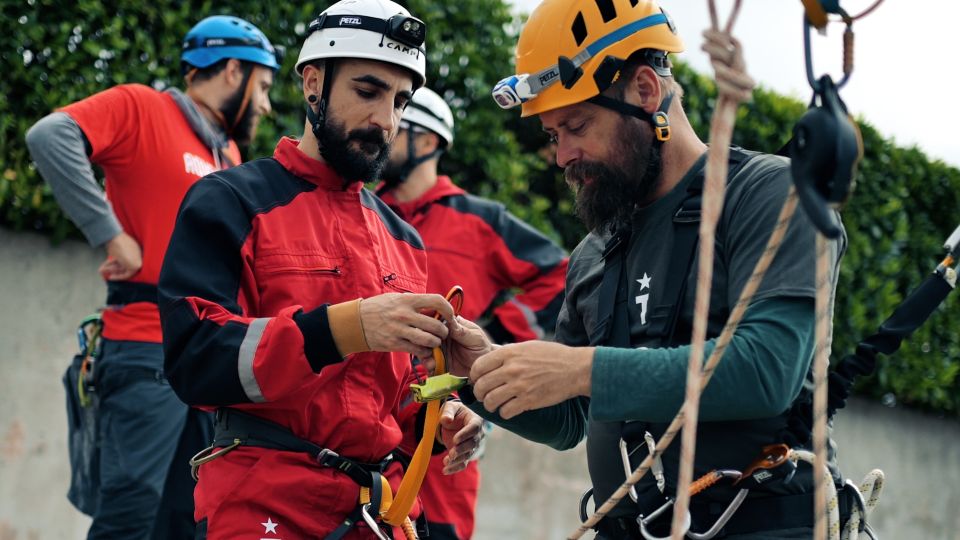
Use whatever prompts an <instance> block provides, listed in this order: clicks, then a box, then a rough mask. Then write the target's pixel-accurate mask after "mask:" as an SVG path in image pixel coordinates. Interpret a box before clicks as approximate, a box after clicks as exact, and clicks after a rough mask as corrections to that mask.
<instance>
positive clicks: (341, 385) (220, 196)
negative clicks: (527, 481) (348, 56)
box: [159, 139, 427, 538]
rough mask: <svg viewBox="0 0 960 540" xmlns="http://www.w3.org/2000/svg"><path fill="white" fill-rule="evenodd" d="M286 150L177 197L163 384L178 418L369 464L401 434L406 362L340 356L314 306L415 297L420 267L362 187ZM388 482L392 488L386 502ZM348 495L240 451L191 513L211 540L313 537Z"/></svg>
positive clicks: (287, 464)
mask: <svg viewBox="0 0 960 540" xmlns="http://www.w3.org/2000/svg"><path fill="white" fill-rule="evenodd" d="M296 144H297V143H296V141H293V140H292V139H283V140H281V141H280V143H279V144H278V146H277V149H276V152H275V154H274V157H273V158H270V159H261V160H256V161H253V162H250V163H247V164H245V165H241V166H238V167H235V168H232V169H229V170H226V171H221V172H217V173H214V174H211V175H210V176H207V177H206V178H204V179H203V180H201V181H200V182H198V183H197V184H196V185H195V186H194V187H193V188H192V189H191V190H190V192H189V193H188V194H187V196H186V198H185V200H184V203H183V206H182V207H181V210H180V214H179V216H178V219H177V224H176V228H175V230H174V233H173V237H172V239H171V242H170V246H169V248H168V250H167V255H166V259H165V261H164V265H163V270H162V272H161V275H160V285H159V289H160V312H161V321H162V324H163V338H164V351H165V355H166V359H165V362H166V363H165V369H166V373H167V376H168V377H169V380H170V383H171V385H172V386H173V388H174V390H175V391H176V392H177V395H178V396H180V398H181V399H183V400H184V401H185V402H187V403H188V404H190V405H197V406H205V407H223V406H230V407H234V408H237V409H241V410H244V411H246V412H249V413H252V414H255V415H258V416H261V417H263V418H266V419H269V420H272V421H274V422H276V423H279V424H281V425H283V426H286V427H287V428H289V429H290V430H292V431H293V433H294V434H296V435H297V436H299V437H301V438H303V439H307V440H309V441H311V442H313V443H315V444H317V445H320V446H323V447H326V448H329V449H331V450H334V451H336V452H337V453H339V454H340V455H342V456H344V457H349V458H352V459H355V460H357V461H362V462H377V461H379V460H380V459H382V458H383V457H384V456H385V455H387V454H388V453H390V452H391V451H393V450H394V449H395V448H396V447H397V446H398V444H399V443H400V441H401V428H400V427H399V426H400V425H407V424H408V423H409V422H405V421H404V419H403V418H401V415H402V414H403V413H402V412H401V408H400V403H401V400H402V398H403V397H405V395H406V393H407V385H408V384H409V382H410V381H411V367H410V358H409V355H406V354H399V353H379V352H367V353H357V354H353V355H350V356H348V357H347V358H341V357H340V354H339V352H338V351H337V349H336V346H335V344H334V341H333V337H332V334H331V332H330V328H329V324H328V322H327V319H326V308H327V305H329V304H336V303H341V302H345V301H349V300H353V299H356V298H358V297H371V296H376V295H379V294H382V293H387V292H415V293H422V292H424V291H425V289H426V283H427V281H426V279H427V275H426V274H427V270H426V254H425V252H424V250H423V246H422V243H421V240H420V237H419V235H418V234H417V233H416V231H415V230H414V229H413V228H411V227H410V226H409V225H407V224H406V223H404V222H403V221H402V220H401V219H399V218H398V217H397V216H396V215H394V213H393V212H392V211H390V209H389V208H388V207H387V206H386V205H385V204H383V202H382V201H380V200H379V199H378V198H377V197H376V196H374V195H372V194H371V193H370V192H368V191H367V190H365V189H363V188H362V186H361V184H360V183H356V182H355V183H352V184H350V185H349V186H347V187H346V188H344V187H343V183H344V182H343V180H342V179H341V178H340V177H339V176H338V175H337V174H336V173H334V171H333V170H332V169H330V168H329V167H328V166H327V165H326V164H324V163H322V162H319V161H316V160H313V159H311V158H310V157H308V156H307V155H305V154H303V153H302V152H300V151H299V149H297V147H296ZM397 469H398V468H397ZM399 474H400V472H399V470H395V471H393V473H392V474H390V475H388V476H389V477H390V479H391V483H393V484H394V489H396V488H397V486H398V483H399V482H398V481H399ZM358 490H359V488H358V486H357V484H355V483H354V482H353V481H352V480H351V479H350V478H349V477H347V476H346V475H344V474H342V473H339V472H338V471H334V470H332V469H329V468H321V467H318V466H316V465H315V464H314V463H313V462H312V461H311V460H310V458H309V457H308V456H307V455H305V454H303V455H298V454H292V453H287V452H277V451H274V450H265V449H262V448H254V447H241V448H239V449H237V450H234V451H232V452H230V453H228V454H226V455H225V456H223V457H222V458H218V459H216V460H214V461H212V462H210V463H208V464H205V465H204V466H203V468H202V469H201V471H200V483H199V485H198V488H197V491H196V502H197V507H196V516H197V518H198V519H204V518H205V519H207V520H208V522H207V524H206V525H207V527H208V534H209V535H210V536H209V537H210V538H214V537H216V538H239V537H241V536H243V537H246V536H245V535H250V534H260V533H263V532H264V531H263V528H262V527H261V525H260V523H261V522H265V521H267V518H268V517H269V518H271V519H272V520H273V521H274V522H277V521H279V520H280V518H278V517H277V516H281V517H282V518H283V519H284V521H283V522H281V527H287V528H286V529H285V531H286V532H285V533H281V534H286V535H287V536H289V537H308V536H323V535H324V534H325V532H324V531H326V532H329V531H330V530H332V529H333V528H334V527H335V526H336V525H337V524H339V522H340V521H341V520H342V519H343V517H344V516H345V515H346V514H347V513H348V512H349V511H350V510H352V509H353V508H354V507H355V506H356V504H357V494H358ZM251 509H256V511H257V513H249V512H251ZM268 514H269V515H268ZM257 520H259V521H257ZM258 530H259V532H257V531H258ZM277 530H278V531H280V530H283V529H280V528H278V529H277ZM368 532H369V531H368ZM214 533H215V534H214ZM251 537H252V536H251Z"/></svg>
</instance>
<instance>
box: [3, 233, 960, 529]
mask: <svg viewBox="0 0 960 540" xmlns="http://www.w3.org/2000/svg"><path fill="white" fill-rule="evenodd" d="M101 257H102V254H101V253H99V252H95V251H93V250H91V249H90V248H88V247H87V246H86V245H84V244H81V243H78V242H68V243H65V244H63V245H61V246H57V247H51V246H50V244H49V241H47V240H46V239H44V238H43V237H40V236H38V235H33V234H27V233H11V232H9V231H6V230H3V229H0V291H3V293H2V296H0V298H2V300H0V305H2V309H0V373H2V374H3V376H0V411H2V413H0V540H48V539H49V540H58V539H71V538H82V537H84V536H85V531H86V528H87V527H88V525H89V520H88V519H87V518H86V517H84V516H82V515H81V514H80V513H79V512H77V511H76V510H74V509H73V508H72V507H71V506H70V504H69V503H68V502H67V500H66V497H65V493H66V489H67V483H68V479H69V469H68V466H67V457H66V436H65V432H66V417H65V413H64V395H63V389H62V386H61V382H60V377H61V375H62V373H63V370H64V369H65V367H66V365H67V362H68V360H69V359H70V358H71V357H72V355H73V353H74V350H75V349H76V346H77V345H76V338H75V336H74V333H75V325H76V323H77V322H78V321H79V320H80V319H81V318H82V317H83V316H84V315H86V314H88V313H89V312H90V311H91V310H92V309H93V308H95V307H96V306H97V305H99V304H100V303H101V302H102V300H103V295H104V288H103V285H102V284H101V283H100V281H99V279H98V278H97V276H96V268H97V266H98V264H99V262H100V260H101ZM958 428H960V422H957V421H956V420H942V419H937V418H932V417H929V416H926V415H922V414H918V413H915V412H911V411H905V410H901V409H887V408H884V407H881V406H879V405H877V404H874V403H868V402H863V401H854V402H853V403H852V404H851V406H850V407H849V408H848V409H846V410H844V411H841V413H840V415H839V418H838V420H837V430H836V432H837V437H838V441H839V444H840V452H841V453H840V459H841V465H842V467H843V471H844V473H845V474H847V475H848V476H849V477H851V478H854V479H855V480H857V481H858V480H859V479H860V478H861V477H862V476H863V475H864V474H866V473H867V472H868V471H869V470H870V469H872V468H874V467H878V468H881V469H883V470H884V471H885V472H886V475H887V485H886V489H885V491H884V494H883V497H882V499H881V503H880V507H879V509H878V511H877V513H876V515H875V516H874V518H873V520H872V522H873V524H874V526H875V528H876V530H877V531H878V532H879V533H880V535H881V536H882V537H883V538H887V539H906V538H910V539H915V538H916V539H945V540H960V487H958V484H960V429H958ZM482 468H483V471H484V479H483V485H482V488H481V496H480V505H479V510H478V512H479V515H478V520H477V522H478V527H477V534H476V538H477V539H478V540H493V539H504V538H519V539H531V540H538V539H555V538H562V537H564V536H565V535H566V534H568V533H569V532H572V530H573V529H574V528H575V527H576V525H577V517H576V516H577V514H576V508H577V501H578V499H579V497H580V494H581V493H582V492H583V490H584V489H585V488H586V487H587V485H588V481H587V473H586V461H585V455H584V449H583V446H582V445H581V446H580V447H578V448H576V449H574V450H571V451H569V452H555V451H553V450H550V449H547V448H545V447H541V446H538V445H535V444H532V443H529V442H526V441H522V440H520V439H519V438H517V437H515V436H513V435H511V434H509V433H507V432H505V431H504V430H501V429H497V430H495V431H494V432H493V434H492V435H491V436H490V441H489V444H488V450H487V455H486V457H485V458H484V461H483V465H482Z"/></svg>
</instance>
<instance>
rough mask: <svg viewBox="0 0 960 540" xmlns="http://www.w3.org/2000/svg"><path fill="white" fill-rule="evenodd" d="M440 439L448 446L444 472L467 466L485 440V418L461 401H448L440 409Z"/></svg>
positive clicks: (458, 469) (457, 470)
mask: <svg viewBox="0 0 960 540" xmlns="http://www.w3.org/2000/svg"><path fill="white" fill-rule="evenodd" d="M439 433H440V440H441V441H443V445H444V446H446V447H447V455H446V457H444V458H443V474H453V473H457V472H460V471H462V470H463V469H465V468H466V467H467V463H468V462H469V461H470V458H472V457H473V455H474V453H476V451H477V449H479V448H480V441H482V440H483V419H482V418H480V416H479V415H478V414H477V413H475V412H473V411H471V410H470V409H469V408H467V406H466V405H464V404H463V403H460V402H459V401H447V402H446V403H444V404H443V410H442V411H440V432H439Z"/></svg>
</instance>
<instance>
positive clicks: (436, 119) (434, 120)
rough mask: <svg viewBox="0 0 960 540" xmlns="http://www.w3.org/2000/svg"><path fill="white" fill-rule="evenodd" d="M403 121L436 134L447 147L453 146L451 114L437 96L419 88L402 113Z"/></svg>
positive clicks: (431, 91) (426, 89)
mask: <svg viewBox="0 0 960 540" xmlns="http://www.w3.org/2000/svg"><path fill="white" fill-rule="evenodd" d="M403 120H404V121H406V122H409V123H410V124H414V125H416V126H420V127H422V128H425V129H429V130H430V131H432V132H434V133H436V134H437V135H438V136H439V137H440V138H441V139H443V140H444V142H446V143H447V146H450V145H452V144H453V112H452V111H451V110H450V106H449V105H447V102H446V101H444V100H443V98H442V97H440V95H439V94H437V93H436V92H434V91H433V90H431V89H429V88H426V87H424V88H421V89H419V90H417V91H416V92H415V93H414V94H413V99H412V100H411V101H410V103H408V104H407V108H406V110H405V111H403Z"/></svg>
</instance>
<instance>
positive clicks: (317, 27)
mask: <svg viewBox="0 0 960 540" xmlns="http://www.w3.org/2000/svg"><path fill="white" fill-rule="evenodd" d="M426 35H427V26H426V25H425V24H424V23H423V21H421V20H420V19H417V18H416V17H413V16H412V15H410V12H409V11H407V10H406V8H404V7H403V6H401V5H400V4H397V3H395V2H391V1H390V0H340V1H339V2H337V3H336V4H334V5H332V6H330V7H329V8H327V9H326V10H324V11H323V12H322V13H321V14H320V16H319V17H317V18H316V19H314V20H313V21H311V22H310V26H309V28H308V35H307V39H306V41H304V43H303V47H302V48H301V49H300V56H299V58H297V73H298V74H300V75H303V68H304V67H305V66H306V65H307V64H309V63H311V62H315V61H317V60H322V61H323V62H324V70H325V75H324V77H323V88H322V89H321V91H320V95H319V96H310V102H311V103H315V104H316V105H317V111H314V110H313V108H312V107H307V119H308V120H309V121H310V124H311V126H312V129H313V133H314V135H316V136H317V137H318V138H319V136H320V132H321V131H322V130H323V129H324V125H325V124H326V119H327V108H328V106H329V104H330V88H331V86H332V84H333V79H334V76H335V73H336V60H337V59H339V58H359V59H363V60H377V61H379V62H386V63H388V64H393V65H396V66H400V67H402V68H406V69H407V70H408V71H409V72H410V73H411V75H413V89H414V90H416V89H418V88H420V87H421V86H423V83H424V82H425V81H426V78H427V77H426V67H427V58H426V51H425V49H424V45H423V42H424V39H425V38H426Z"/></svg>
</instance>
